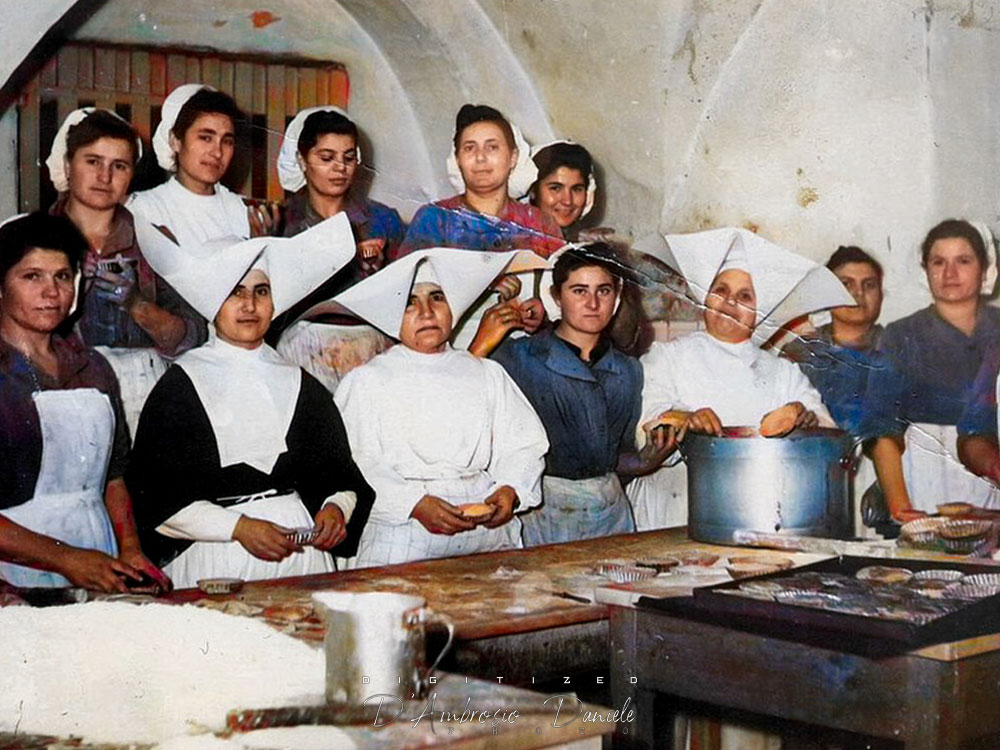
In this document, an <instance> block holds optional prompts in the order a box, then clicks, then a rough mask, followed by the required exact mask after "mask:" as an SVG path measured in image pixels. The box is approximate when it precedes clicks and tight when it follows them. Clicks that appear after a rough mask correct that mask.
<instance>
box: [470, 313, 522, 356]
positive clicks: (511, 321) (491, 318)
mask: <svg viewBox="0 0 1000 750" xmlns="http://www.w3.org/2000/svg"><path fill="white" fill-rule="evenodd" d="M522 327H523V324H522V322H521V306H520V304H519V303H518V301H517V300H512V301H510V302H499V303H497V304H495V305H493V307H491V308H490V309H488V310H487V311H486V312H485V313H484V314H483V319H482V320H481V321H480V322H479V329H478V330H477V331H476V337H475V338H474V339H473V340H472V343H471V344H470V345H469V353H470V354H473V355H474V356H476V357H488V356H489V355H490V353H491V352H492V351H493V350H494V349H496V348H497V347H498V346H500V343H501V342H502V341H503V340H504V337H505V336H506V335H507V334H508V333H510V332H511V331H513V330H514V329H515V328H522Z"/></svg>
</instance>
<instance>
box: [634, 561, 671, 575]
mask: <svg viewBox="0 0 1000 750" xmlns="http://www.w3.org/2000/svg"><path fill="white" fill-rule="evenodd" d="M635 564H636V565H638V566H639V567H640V568H652V569H653V570H655V571H656V572H657V573H666V572H667V571H668V570H670V569H671V568H676V567H677V566H678V565H679V564H680V560H678V559H677V558H676V557H645V558H642V559H641V560H636V561H635Z"/></svg>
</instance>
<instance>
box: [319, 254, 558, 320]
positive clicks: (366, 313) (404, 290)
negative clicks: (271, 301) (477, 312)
mask: <svg viewBox="0 0 1000 750" xmlns="http://www.w3.org/2000/svg"><path fill="white" fill-rule="evenodd" d="M521 252H523V251H518V250H510V251H508V252H503V253H495V252H489V251H485V252H479V251H476V250H458V249H455V248H444V247H433V248H428V249H426V250H418V251H417V252H414V253H410V254H409V255H407V256H404V257H403V258H400V259H399V260H397V261H395V262H394V263H390V264H389V265H387V266H385V267H384V268H382V269H381V270H379V271H378V272H377V273H374V274H372V275H371V276H369V277H368V278H366V279H362V280H361V281H359V282H358V283H357V284H355V285H354V286H352V287H351V288H349V289H346V290H345V291H343V292H341V293H340V294H338V295H337V296H336V297H334V298H333V301H334V302H336V303H338V304H340V305H341V306H343V307H344V308H346V309H347V310H349V311H350V312H351V313H353V314H354V315H357V316H358V317H359V318H362V319H363V320H366V321H367V322H369V323H371V324H372V325H373V326H375V327H376V328H378V329H379V330H381V331H382V332H383V333H385V334H386V335H388V336H391V337H392V338H397V339H398V338H399V329H400V327H401V326H402V324H403V313H404V311H405V310H406V306H407V304H408V302H409V299H410V291H411V290H412V288H413V285H414V283H416V280H417V276H418V273H419V275H420V279H419V280H422V281H426V280H434V283H437V284H438V285H439V286H440V287H441V290H442V291H443V292H444V294H445V297H446V298H447V299H448V306H449V307H450V308H451V314H452V319H453V320H456V321H457V320H458V319H459V318H461V317H462V315H463V314H464V313H465V311H466V310H468V309H469V307H470V306H471V305H472V303H474V302H475V301H476V300H477V299H479V296H480V295H481V294H482V293H483V292H484V291H485V290H486V288H487V287H488V286H489V285H490V284H491V283H492V282H493V280H494V279H495V278H496V277H497V276H499V275H500V274H501V273H502V272H503V270H504V269H505V268H506V267H507V265H508V263H510V262H511V260H512V259H514V258H515V256H518V255H519V254H520V253H521ZM542 263H544V261H542ZM423 266H426V267H425V268H422V267H423Z"/></svg>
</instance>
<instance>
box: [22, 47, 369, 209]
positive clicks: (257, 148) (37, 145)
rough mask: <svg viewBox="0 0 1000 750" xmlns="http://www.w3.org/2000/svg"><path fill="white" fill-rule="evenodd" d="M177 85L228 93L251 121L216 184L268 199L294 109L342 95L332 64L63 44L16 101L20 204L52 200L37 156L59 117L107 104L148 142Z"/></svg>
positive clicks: (343, 98)
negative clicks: (195, 85)
mask: <svg viewBox="0 0 1000 750" xmlns="http://www.w3.org/2000/svg"><path fill="white" fill-rule="evenodd" d="M182 83H206V84H208V85H210V86H214V87H215V88H217V89H219V90H220V91H224V92H226V93H227V94H230V95H231V96H232V97H233V98H234V99H236V102H237V104H239V106H240V108H241V109H242V110H243V111H244V112H245V113H246V114H247V117H248V118H249V120H250V123H251V125H252V127H250V128H248V129H247V133H248V135H247V137H246V138H245V139H244V142H243V143H242V144H241V146H242V148H241V149H239V151H238V153H237V157H236V159H234V162H235V163H234V165H233V167H231V168H230V171H229V174H228V175H227V179H226V182H227V184H229V186H230V187H231V188H233V189H235V190H239V191H240V192H242V193H243V194H244V195H252V196H254V197H257V198H264V197H267V198H268V199H270V200H280V199H281V198H282V196H283V191H282V189H281V185H280V184H279V183H278V173H277V169H276V166H275V165H276V162H277V157H278V147H279V145H280V143H281V136H282V134H283V133H284V130H285V125H286V124H287V123H288V121H289V120H290V119H291V118H292V117H293V116H294V115H295V113H296V112H297V111H298V110H299V109H300V108H302V107H309V106H315V105H319V104H333V105H336V106H338V107H343V108H345V109H346V108H347V100H348V96H349V91H350V89H349V81H348V77H347V71H346V70H345V69H344V67H343V66H341V65H338V64H335V63H325V62H315V61H309V60H296V61H290V60H288V59H277V58H273V59H268V58H261V57H241V56H235V55H221V54H214V53H211V52H198V51H191V50H178V49H169V50H168V49H162V48H152V47H150V48H142V47H128V48H125V47H120V46H114V45H101V44H81V43H72V44H67V45H65V46H64V47H62V49H60V50H59V52H58V53H57V54H56V55H55V56H54V57H52V58H51V59H50V60H48V61H47V62H46V63H45V65H44V66H43V67H42V68H41V70H40V71H39V73H38V75H36V76H35V77H34V78H33V79H32V80H31V81H30V83H29V84H28V85H27V87H26V88H25V89H24V91H23V92H22V93H21V96H20V98H19V101H18V114H19V118H18V122H19V127H18V148H19V155H20V160H19V161H20V180H19V194H20V195H19V199H20V206H21V210H22V211H32V210H35V209H37V208H40V207H44V206H47V205H49V204H51V202H52V201H53V200H54V199H55V192H54V190H53V188H52V186H51V183H50V182H49V179H48V171H47V169H46V168H45V165H44V164H43V163H42V162H43V160H44V159H45V157H46V156H47V155H48V153H49V150H50V148H51V147H52V139H53V138H54V137H55V133H56V130H57V129H58V128H59V124H60V123H61V122H62V121H63V118H65V116H66V115H67V114H69V113H70V112H72V111H73V110H74V109H77V108H78V107H86V106H98V107H104V108H106V109H110V110H113V111H115V112H117V113H118V114H119V115H121V116H123V117H124V118H125V119H127V120H129V121H130V122H131V123H132V126H133V127H134V128H135V129H136V131H137V132H138V133H139V135H140V136H142V139H143V141H144V147H148V146H149V139H150V136H151V135H152V133H153V130H154V129H155V128H156V126H157V124H159V121H160V108H161V106H162V104H163V99H164V98H165V97H166V95H167V94H168V93H169V92H170V91H172V90H173V89H174V87H176V86H179V85H180V84H182ZM234 178H235V179H234Z"/></svg>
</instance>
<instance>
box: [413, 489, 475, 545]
mask: <svg viewBox="0 0 1000 750" xmlns="http://www.w3.org/2000/svg"><path fill="white" fill-rule="evenodd" d="M410 516H411V517H412V518H415V519H417V520H418V521H420V523H421V524H422V525H423V527H424V528H425V529H427V530H428V531H429V532H430V533H432V534H446V535H448V536H451V535H452V534H457V533H459V532H460V531H470V530H471V529H474V528H476V524H474V523H473V522H472V521H469V520H467V519H466V518H464V517H463V516H462V511H461V510H460V509H459V508H456V507H455V506H454V505H452V504H451V503H449V502H447V501H446V500H442V499H441V498H440V497H435V496H434V495H424V496H423V497H422V498H421V499H420V502H419V503H417V505H416V507H415V508H414V509H413V511H412V512H411V513H410Z"/></svg>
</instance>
